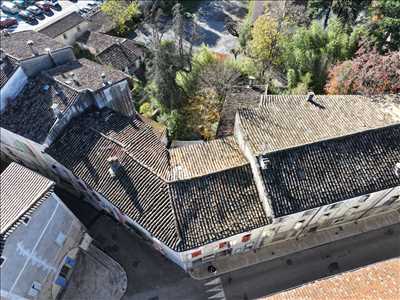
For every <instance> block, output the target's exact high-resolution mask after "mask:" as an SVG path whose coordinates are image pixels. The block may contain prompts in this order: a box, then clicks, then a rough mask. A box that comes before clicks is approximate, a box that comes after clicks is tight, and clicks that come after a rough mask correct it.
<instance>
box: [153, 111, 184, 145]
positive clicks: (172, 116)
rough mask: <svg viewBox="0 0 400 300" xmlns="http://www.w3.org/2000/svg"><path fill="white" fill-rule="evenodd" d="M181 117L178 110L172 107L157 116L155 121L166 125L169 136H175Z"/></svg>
mask: <svg viewBox="0 0 400 300" xmlns="http://www.w3.org/2000/svg"><path fill="white" fill-rule="evenodd" d="M181 118H182V117H181V115H180V114H179V112H178V111H177V110H176V109H174V110H171V111H170V112H163V113H161V114H160V115H159V116H158V118H157V122H159V123H161V124H164V125H165V126H166V127H167V130H168V134H169V136H170V137H171V138H176V135H177V132H178V130H179V128H180V122H181Z"/></svg>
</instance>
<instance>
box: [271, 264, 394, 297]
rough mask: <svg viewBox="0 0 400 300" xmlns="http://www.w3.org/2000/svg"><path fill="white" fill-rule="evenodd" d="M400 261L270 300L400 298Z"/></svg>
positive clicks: (351, 273) (373, 265)
mask: <svg viewBox="0 0 400 300" xmlns="http://www.w3.org/2000/svg"><path fill="white" fill-rule="evenodd" d="M399 295H400V258H393V259H390V260H387V261H383V262H377V263H375V264H372V265H369V266H366V267H362V268H360V269H357V270H352V271H349V272H345V273H342V274H338V275H335V276H332V277H329V278H323V279H320V280H317V281H314V282H312V283H308V284H305V285H303V286H300V287H297V288H294V289H292V290H288V291H284V292H281V293H277V294H275V295H273V296H270V297H266V298H264V299H268V300H299V299H304V300H305V299H309V300H314V299H329V300H343V299H349V300H350V299H354V300H355V299H371V300H372V299H386V300H395V299H399Z"/></svg>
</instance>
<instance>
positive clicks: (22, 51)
mask: <svg viewBox="0 0 400 300" xmlns="http://www.w3.org/2000/svg"><path fill="white" fill-rule="evenodd" d="M0 39H1V46H0V47H1V49H3V51H4V52H5V53H6V54H7V55H9V56H11V57H13V58H15V59H16V60H24V59H27V58H31V57H33V56H34V55H33V53H32V50H31V49H30V47H29V46H28V45H27V42H28V41H29V40H31V41H33V43H34V44H33V47H34V49H35V50H36V51H37V52H38V54H39V55H42V54H46V53H47V49H51V50H53V51H55V50H57V49H62V48H65V46H64V45H63V44H61V43H59V42H57V41H55V40H53V39H51V38H49V37H48V36H47V35H44V34H41V33H38V32H36V31H32V30H29V31H20V32H14V33H8V34H5V33H4V32H2V33H0Z"/></svg>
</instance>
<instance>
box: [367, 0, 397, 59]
mask: <svg viewBox="0 0 400 300" xmlns="http://www.w3.org/2000/svg"><path fill="white" fill-rule="evenodd" d="M369 13H370V21H369V24H368V35H369V40H370V41H371V42H372V44H373V46H375V47H376V48H377V49H379V51H380V52H381V53H383V52H385V51H398V50H400V1H398V0H377V1H375V2H374V4H373V6H372V8H371V9H370V12H369Z"/></svg>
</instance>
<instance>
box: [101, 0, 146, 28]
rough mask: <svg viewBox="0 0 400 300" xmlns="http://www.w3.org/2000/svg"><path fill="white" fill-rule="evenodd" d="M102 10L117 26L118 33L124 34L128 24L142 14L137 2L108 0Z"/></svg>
mask: <svg viewBox="0 0 400 300" xmlns="http://www.w3.org/2000/svg"><path fill="white" fill-rule="evenodd" d="M101 10H102V11H103V12H104V13H105V14H106V15H108V16H110V17H111V19H112V20H113V21H114V23H115V24H117V31H118V33H120V34H123V33H124V32H125V31H126V30H127V29H128V24H129V22H131V21H132V20H134V19H135V18H136V17H138V16H139V14H140V9H139V5H138V3H137V1H129V2H126V1H122V0H107V1H105V2H104V3H103V4H102V5H101Z"/></svg>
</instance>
